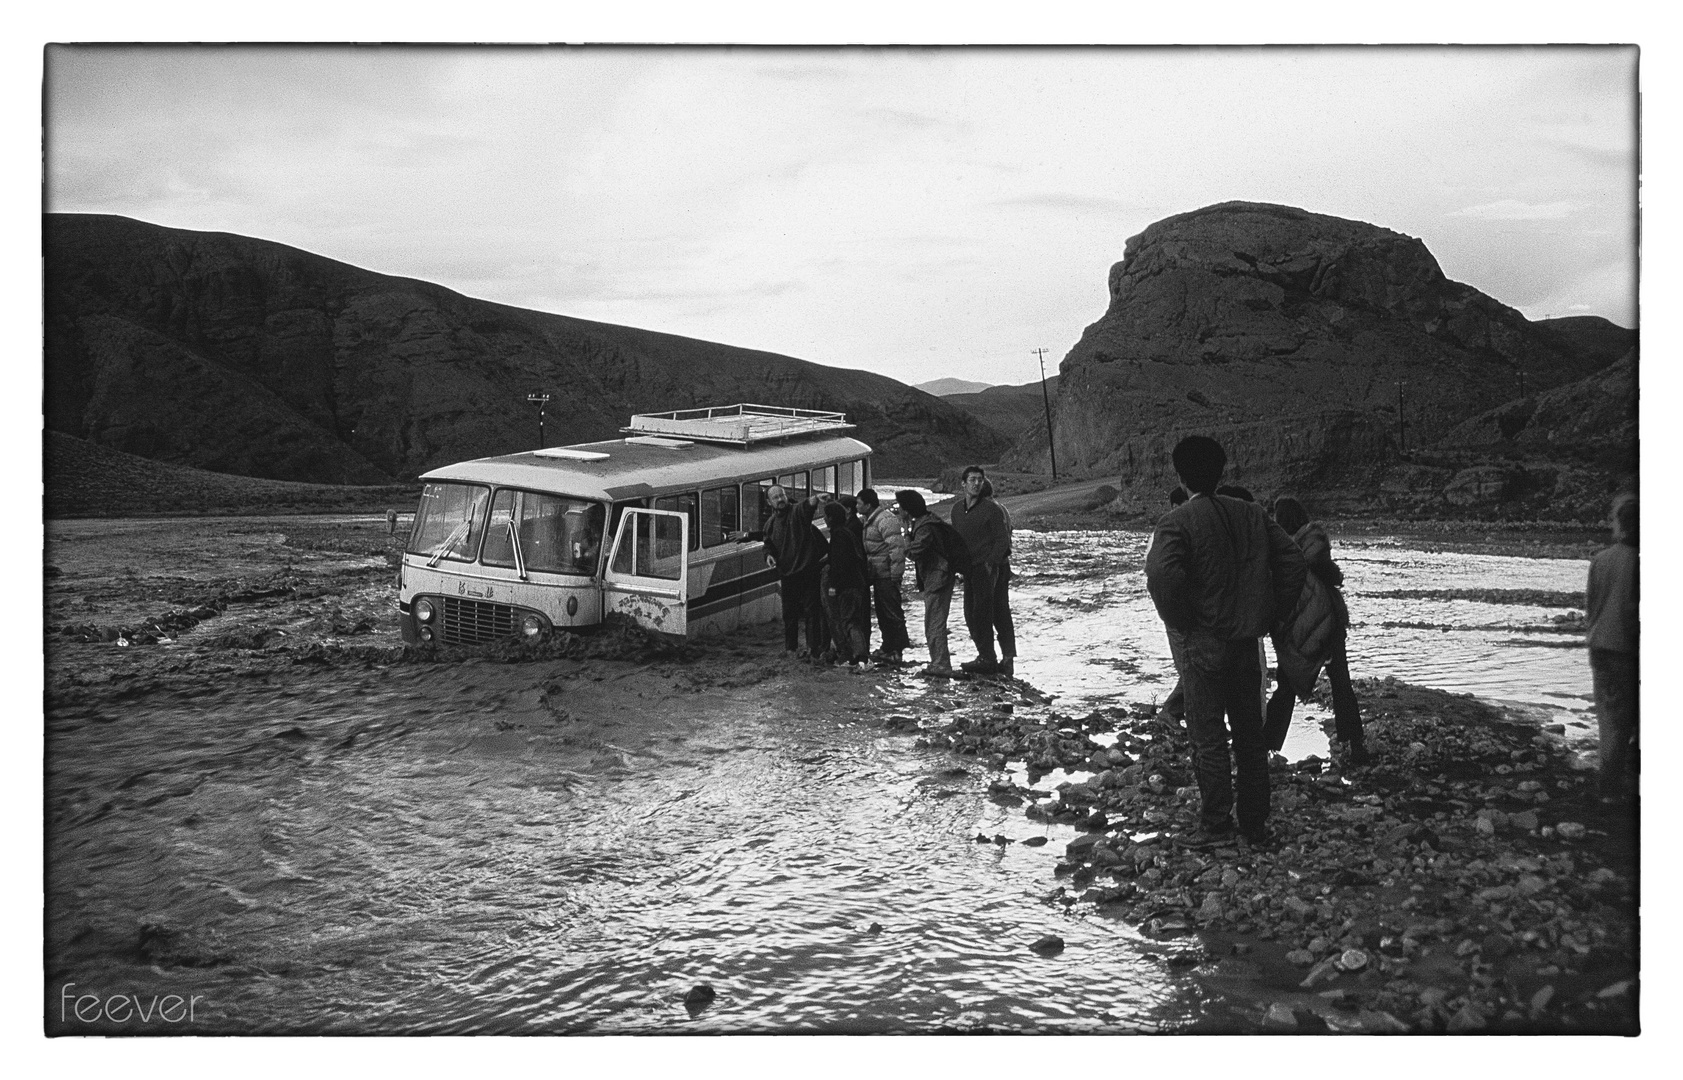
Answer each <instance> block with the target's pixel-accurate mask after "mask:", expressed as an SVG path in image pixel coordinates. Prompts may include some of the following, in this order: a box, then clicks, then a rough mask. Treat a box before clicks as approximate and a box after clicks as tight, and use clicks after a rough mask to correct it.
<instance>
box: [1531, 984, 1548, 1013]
mask: <svg viewBox="0 0 1683 1080" xmlns="http://www.w3.org/2000/svg"><path fill="white" fill-rule="evenodd" d="M1553 1000H1554V987H1553V986H1552V985H1550V986H1545V987H1543V988H1542V989H1541V990H1538V991H1537V992H1536V993H1535V994H1532V995H1531V1010H1532V1011H1533V1012H1537V1011H1539V1010H1541V1009H1543V1008H1544V1007H1545V1006H1547V1005H1548V1003H1549V1002H1550V1001H1553Z"/></svg>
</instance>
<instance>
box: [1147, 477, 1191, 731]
mask: <svg viewBox="0 0 1683 1080" xmlns="http://www.w3.org/2000/svg"><path fill="white" fill-rule="evenodd" d="M1187 498H1188V495H1187V494H1186V488H1185V487H1184V486H1182V485H1180V484H1176V485H1175V486H1174V487H1172V488H1170V489H1169V509H1170V510H1173V509H1174V508H1175V507H1177V506H1179V505H1180V504H1181V503H1184V502H1185V501H1186V500H1187ZM1155 538H1156V537H1155V535H1154V536H1153V539H1155ZM1163 632H1164V633H1165V634H1166V635H1167V636H1168V638H1169V658H1170V659H1171V660H1173V661H1174V665H1175V688H1174V689H1173V690H1170V691H1169V696H1168V697H1166V698H1164V699H1163V707H1162V708H1161V709H1159V710H1158V712H1157V715H1158V716H1159V717H1162V718H1164V719H1166V720H1168V721H1169V722H1170V723H1172V724H1174V725H1175V726H1176V727H1180V726H1181V725H1182V724H1184V723H1185V722H1186V656H1185V642H1186V635H1185V634H1182V633H1181V632H1180V631H1179V630H1176V629H1175V628H1174V627H1172V626H1168V625H1165V626H1164V627H1163Z"/></svg>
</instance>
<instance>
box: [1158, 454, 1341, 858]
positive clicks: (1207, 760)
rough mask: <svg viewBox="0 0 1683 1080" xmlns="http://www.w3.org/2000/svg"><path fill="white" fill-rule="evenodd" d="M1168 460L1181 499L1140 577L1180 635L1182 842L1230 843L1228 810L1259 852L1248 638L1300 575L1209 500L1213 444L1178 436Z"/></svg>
mask: <svg viewBox="0 0 1683 1080" xmlns="http://www.w3.org/2000/svg"><path fill="white" fill-rule="evenodd" d="M1173 462H1174V467H1175V472H1176V473H1178V474H1179V475H1180V479H1181V482H1182V483H1184V484H1185V485H1186V487H1187V490H1189V491H1191V492H1192V496H1191V498H1189V499H1188V500H1187V501H1186V503H1185V504H1184V505H1182V506H1179V507H1177V508H1175V509H1174V510H1171V511H1169V513H1168V514H1166V515H1164V517H1163V519H1162V520H1161V521H1160V522H1158V524H1157V530H1156V533H1155V535H1154V536H1153V537H1152V542H1151V550H1150V552H1149V553H1148V554H1147V556H1146V562H1145V575H1146V587H1147V589H1148V591H1149V592H1150V594H1151V599H1152V602H1153V604H1155V605H1156V608H1157V612H1158V614H1159V615H1161V616H1162V619H1163V622H1164V624H1165V625H1167V626H1171V627H1173V628H1175V629H1176V630H1179V631H1181V632H1182V633H1184V634H1185V635H1186V638H1185V661H1186V669H1185V679H1186V729H1187V734H1188V735H1189V736H1190V737H1191V740H1192V760H1193V766H1194V769H1195V771H1196V773H1197V778H1198V796H1199V804H1200V809H1199V828H1198V830H1197V832H1196V833H1194V834H1192V835H1191V836H1189V837H1186V838H1184V842H1185V843H1187V844H1188V845H1189V846H1194V847H1199V846H1208V845H1211V844H1217V843H1222V842H1224V841H1226V840H1227V839H1229V838H1231V836H1232V834H1233V831H1234V822H1233V816H1232V815H1233V813H1234V811H1235V810H1236V811H1237V816H1238V831H1239V833H1240V834H1241V835H1243V836H1244V837H1245V839H1246V840H1247V841H1249V842H1250V843H1252V844H1255V845H1262V844H1266V843H1268V842H1269V840H1270V834H1269V831H1268V828H1267V821H1268V809H1269V807H1268V803H1269V792H1268V751H1267V750H1266V749H1264V748H1263V745H1262V703H1261V701H1260V700H1259V698H1258V696H1257V693H1256V687H1257V685H1258V684H1259V682H1260V681H1261V672H1260V671H1259V670H1258V664H1257V652H1256V639H1257V638H1259V637H1261V636H1262V635H1264V634H1266V633H1267V632H1268V630H1269V629H1270V628H1271V627H1272V626H1273V625H1274V621H1275V617H1276V613H1277V612H1286V611H1289V610H1291V606H1292V604H1293V603H1295V602H1296V600H1297V596H1298V594H1299V593H1300V592H1302V591H1303V579H1304V577H1305V576H1306V575H1307V574H1308V572H1309V571H1308V567H1307V565H1306V564H1305V562H1304V559H1303V553H1302V552H1301V551H1300V550H1299V549H1298V546H1297V545H1296V544H1295V543H1293V542H1292V538H1291V537H1289V536H1287V535H1286V534H1285V532H1284V531H1282V530H1281V528H1280V526H1279V525H1277V524H1275V523H1274V522H1273V521H1272V520H1270V519H1269V517H1268V515H1267V514H1266V513H1264V512H1263V510H1262V507H1260V506H1258V505H1257V504H1256V503H1254V502H1245V501H1244V500H1242V499H1235V498H1232V497H1231V496H1227V495H1217V494H1216V493H1215V491H1216V486H1217V485H1218V484H1220V483H1221V474H1222V470H1223V469H1224V468H1225V467H1226V465H1227V454H1226V452H1225V451H1223V450H1222V448H1221V444H1220V443H1218V442H1216V441H1215V440H1214V439H1211V438H1209V437H1208V436H1204V435H1189V436H1187V437H1186V438H1184V439H1182V440H1181V441H1180V442H1179V443H1177V444H1176V445H1175V448H1174V453H1173ZM1224 718H1225V721H1226V722H1225V725H1224V723H1223V720H1224ZM1230 736H1231V742H1232V755H1231V758H1230V757H1229V753H1228V743H1229V737H1230ZM1234 764H1237V766H1238V774H1239V780H1238V800H1237V806H1235V801H1234V784H1233V776H1232V766H1233V765H1234Z"/></svg>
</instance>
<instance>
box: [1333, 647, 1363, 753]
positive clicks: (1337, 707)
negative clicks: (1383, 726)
mask: <svg viewBox="0 0 1683 1080" xmlns="http://www.w3.org/2000/svg"><path fill="white" fill-rule="evenodd" d="M1345 644H1346V643H1345V642H1344V641H1343V640H1340V641H1339V643H1338V647H1337V648H1335V649H1333V651H1332V658H1331V659H1329V660H1328V661H1327V681H1328V682H1329V683H1331V684H1332V720H1333V724H1334V730H1335V733H1336V734H1337V736H1338V739H1339V741H1340V742H1347V743H1349V744H1350V745H1351V746H1359V745H1361V743H1362V707H1361V705H1360V704H1359V703H1358V702H1357V701H1356V688H1355V687H1354V686H1352V685H1351V684H1350V657H1349V654H1348V653H1347V652H1346V651H1345Z"/></svg>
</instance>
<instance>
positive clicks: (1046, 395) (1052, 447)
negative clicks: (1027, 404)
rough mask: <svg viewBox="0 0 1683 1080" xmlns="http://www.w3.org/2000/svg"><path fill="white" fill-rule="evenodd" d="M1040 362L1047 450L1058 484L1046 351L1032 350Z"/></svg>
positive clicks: (1053, 475)
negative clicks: (1047, 385)
mask: <svg viewBox="0 0 1683 1080" xmlns="http://www.w3.org/2000/svg"><path fill="white" fill-rule="evenodd" d="M1029 352H1031V353H1033V354H1034V355H1035V357H1036V359H1038V360H1039V361H1040V400H1041V401H1042V402H1043V403H1045V405H1046V449H1047V450H1049V451H1051V453H1052V483H1054V484H1055V483H1057V482H1058V447H1057V444H1056V443H1055V442H1053V440H1052V395H1051V393H1050V392H1049V391H1048V390H1047V389H1046V350H1045V349H1030V350H1029Z"/></svg>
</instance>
